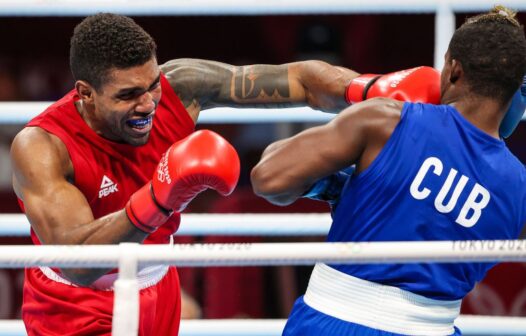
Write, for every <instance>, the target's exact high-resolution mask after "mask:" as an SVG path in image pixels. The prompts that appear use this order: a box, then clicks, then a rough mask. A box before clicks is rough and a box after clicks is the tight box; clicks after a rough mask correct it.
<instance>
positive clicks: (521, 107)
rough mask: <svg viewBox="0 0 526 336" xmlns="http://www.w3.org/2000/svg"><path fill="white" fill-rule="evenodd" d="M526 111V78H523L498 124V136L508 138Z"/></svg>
mask: <svg viewBox="0 0 526 336" xmlns="http://www.w3.org/2000/svg"><path fill="white" fill-rule="evenodd" d="M525 110H526V76H524V78H523V81H522V85H521V87H520V89H519V90H518V91H517V92H515V94H514V95H513V98H512V99H511V104H510V108H509V109H508V111H506V114H505V115H504V119H502V122H501V123H500V128H499V134H500V136H501V137H502V138H507V137H509V136H510V135H511V134H512V133H513V131H514V130H515V128H516V127H517V126H518V125H519V123H520V121H521V119H522V115H523V114H524V111H525Z"/></svg>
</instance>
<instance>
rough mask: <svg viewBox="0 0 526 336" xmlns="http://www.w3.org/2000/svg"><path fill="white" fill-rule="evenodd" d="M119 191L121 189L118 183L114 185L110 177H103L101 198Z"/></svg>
mask: <svg viewBox="0 0 526 336" xmlns="http://www.w3.org/2000/svg"><path fill="white" fill-rule="evenodd" d="M117 191H119V189H117V183H113V181H112V180H110V178H109V177H108V176H106V175H104V176H103V177H102V183H101V184H100V190H99V198H103V197H106V196H108V195H109V194H112V193H114V192H117Z"/></svg>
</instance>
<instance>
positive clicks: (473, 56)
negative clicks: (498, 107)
mask: <svg viewBox="0 0 526 336" xmlns="http://www.w3.org/2000/svg"><path fill="white" fill-rule="evenodd" d="M515 15H516V13H515V12H513V11H511V10H509V9H508V8H506V7H503V6H495V7H494V8H493V9H492V10H491V11H490V12H489V13H486V14H482V15H478V16H475V17H472V18H469V19H467V20H466V22H465V23H464V24H463V25H462V26H461V27H460V28H459V29H457V30H456V32H455V34H454V35H453V38H452V39H451V42H450V44H449V53H450V57H451V58H452V59H456V60H457V61H459V62H460V63H461V64H462V68H463V69H464V73H465V76H466V82H467V83H468V85H469V86H470V89H471V90H472V92H473V93H475V94H478V95H481V96H484V97H494V98H496V99H498V100H499V101H500V102H501V103H506V102H508V101H509V99H511V97H512V96H513V94H514V93H515V92H516V91H517V88H518V87H519V86H520V84H521V83H522V80H523V76H524V75H525V73H526V39H525V37H524V30H523V27H522V26H521V25H520V23H519V22H518V21H517V19H516V18H515Z"/></svg>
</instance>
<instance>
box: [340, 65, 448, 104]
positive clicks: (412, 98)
mask: <svg viewBox="0 0 526 336" xmlns="http://www.w3.org/2000/svg"><path fill="white" fill-rule="evenodd" d="M373 97H386V98H391V99H396V100H400V101H406V102H413V103H430V104H439V103H440V72H438V71H437V70H435V69H433V68H431V67H427V66H420V67H416V68H412V69H407V70H402V71H397V72H393V73H390V74H387V75H372V74H366V75H360V76H358V77H356V78H355V79H353V80H352V81H351V83H350V84H349V86H348V87H347V90H346V91H345V99H346V100H347V103H349V104H354V103H358V102H361V101H364V100H366V99H369V98H373Z"/></svg>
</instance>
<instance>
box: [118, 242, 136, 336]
mask: <svg viewBox="0 0 526 336" xmlns="http://www.w3.org/2000/svg"><path fill="white" fill-rule="evenodd" d="M138 246H139V244H137V243H121V244H119V251H120V255H119V277H118V278H117V281H115V284H114V295H115V297H114V302H113V320H112V335H113V336H130V335H137V333H138V331H139V282H138V280H137V255H136V253H135V251H136V248H137V247H138Z"/></svg>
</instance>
